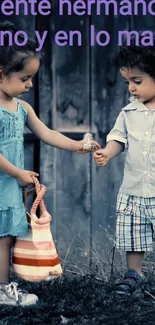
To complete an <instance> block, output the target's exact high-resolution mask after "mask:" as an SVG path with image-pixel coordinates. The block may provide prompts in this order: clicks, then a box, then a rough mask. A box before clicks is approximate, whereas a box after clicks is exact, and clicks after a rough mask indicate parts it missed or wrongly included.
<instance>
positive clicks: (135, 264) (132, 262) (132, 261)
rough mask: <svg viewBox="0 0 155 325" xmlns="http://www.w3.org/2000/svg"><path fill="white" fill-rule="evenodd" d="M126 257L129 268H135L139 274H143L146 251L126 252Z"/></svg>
mask: <svg viewBox="0 0 155 325" xmlns="http://www.w3.org/2000/svg"><path fill="white" fill-rule="evenodd" d="M126 259H127V268H128V269H132V270H135V271H136V272H137V273H138V274H139V275H141V274H142V263H143V259H144V252H126Z"/></svg>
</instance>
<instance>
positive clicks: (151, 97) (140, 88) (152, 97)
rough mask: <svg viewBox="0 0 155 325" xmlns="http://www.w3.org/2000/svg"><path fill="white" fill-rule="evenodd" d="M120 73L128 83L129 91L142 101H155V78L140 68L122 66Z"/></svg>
mask: <svg viewBox="0 0 155 325" xmlns="http://www.w3.org/2000/svg"><path fill="white" fill-rule="evenodd" d="M120 73H121V75H122V77H123V79H125V82H126V83H127V84H128V88H129V92H130V94H131V95H132V96H134V97H135V98H137V99H138V100H139V101H140V102H142V103H145V104H146V103H153V102H154V103H155V80H154V79H153V78H151V77H150V76H149V75H148V74H147V73H145V72H142V71H140V70H138V69H128V68H125V67H122V68H121V69H120Z"/></svg>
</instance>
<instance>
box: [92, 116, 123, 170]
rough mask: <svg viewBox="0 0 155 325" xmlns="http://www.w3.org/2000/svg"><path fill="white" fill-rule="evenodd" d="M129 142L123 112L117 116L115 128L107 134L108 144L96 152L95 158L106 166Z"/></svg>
mask: <svg viewBox="0 0 155 325" xmlns="http://www.w3.org/2000/svg"><path fill="white" fill-rule="evenodd" d="M126 144H127V130H126V124H125V118H124V114H123V112H121V113H120V114H119V116H118V117H117V120H116V123H115V125H114V127H113V129H112V130H111V131H110V133H109V134H108V136H107V145H106V147H105V148H104V149H100V150H97V151H96V152H95V153H94V159H95V161H96V164H97V165H98V166H105V165H106V164H107V162H108V161H109V160H110V159H112V158H114V157H115V156H117V155H118V154H119V153H120V152H121V151H123V150H124V148H125V145H126Z"/></svg>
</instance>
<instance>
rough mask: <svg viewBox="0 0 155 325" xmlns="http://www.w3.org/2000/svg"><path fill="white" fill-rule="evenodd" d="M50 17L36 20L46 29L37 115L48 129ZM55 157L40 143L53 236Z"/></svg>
mask: <svg viewBox="0 0 155 325" xmlns="http://www.w3.org/2000/svg"><path fill="white" fill-rule="evenodd" d="M50 24H51V17H50V16H48V17H42V16H39V17H38V20H37V29H38V30H39V31H40V32H43V31H48V34H47V38H46V41H45V43H44V48H43V58H42V61H41V66H40V69H39V74H38V86H39V89H38V96H36V98H38V99H37V102H36V105H37V108H38V115H39V118H40V120H41V121H42V122H43V123H44V124H45V125H46V126H47V127H49V128H50V129H51V128H53V119H54V116H53V115H54V108H53V105H54V101H53V97H54V95H53V93H54V86H53V66H52V60H53V53H52V51H53V48H52V36H51V34H52V32H51V29H50ZM54 161H55V159H54V148H53V147H51V146H48V145H47V144H45V143H43V142H41V143H40V181H41V183H43V184H44V185H46V188H47V190H46V194H45V197H44V200H45V204H46V207H47V210H48V212H49V213H50V214H51V215H52V216H53V222H52V234H53V235H54V238H55V231H56V230H55V229H56V210H55V162H54Z"/></svg>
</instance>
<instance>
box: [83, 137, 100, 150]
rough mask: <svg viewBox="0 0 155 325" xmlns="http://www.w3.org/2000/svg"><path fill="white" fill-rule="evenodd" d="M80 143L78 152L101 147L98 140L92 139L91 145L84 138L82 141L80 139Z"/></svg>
mask: <svg viewBox="0 0 155 325" xmlns="http://www.w3.org/2000/svg"><path fill="white" fill-rule="evenodd" d="M78 143H79V149H78V150H77V152H79V153H89V152H94V151H96V150H99V149H100V148H101V147H100V145H99V143H97V142H96V141H90V144H89V146H88V144H87V142H86V141H85V140H84V139H83V140H81V141H78Z"/></svg>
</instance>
